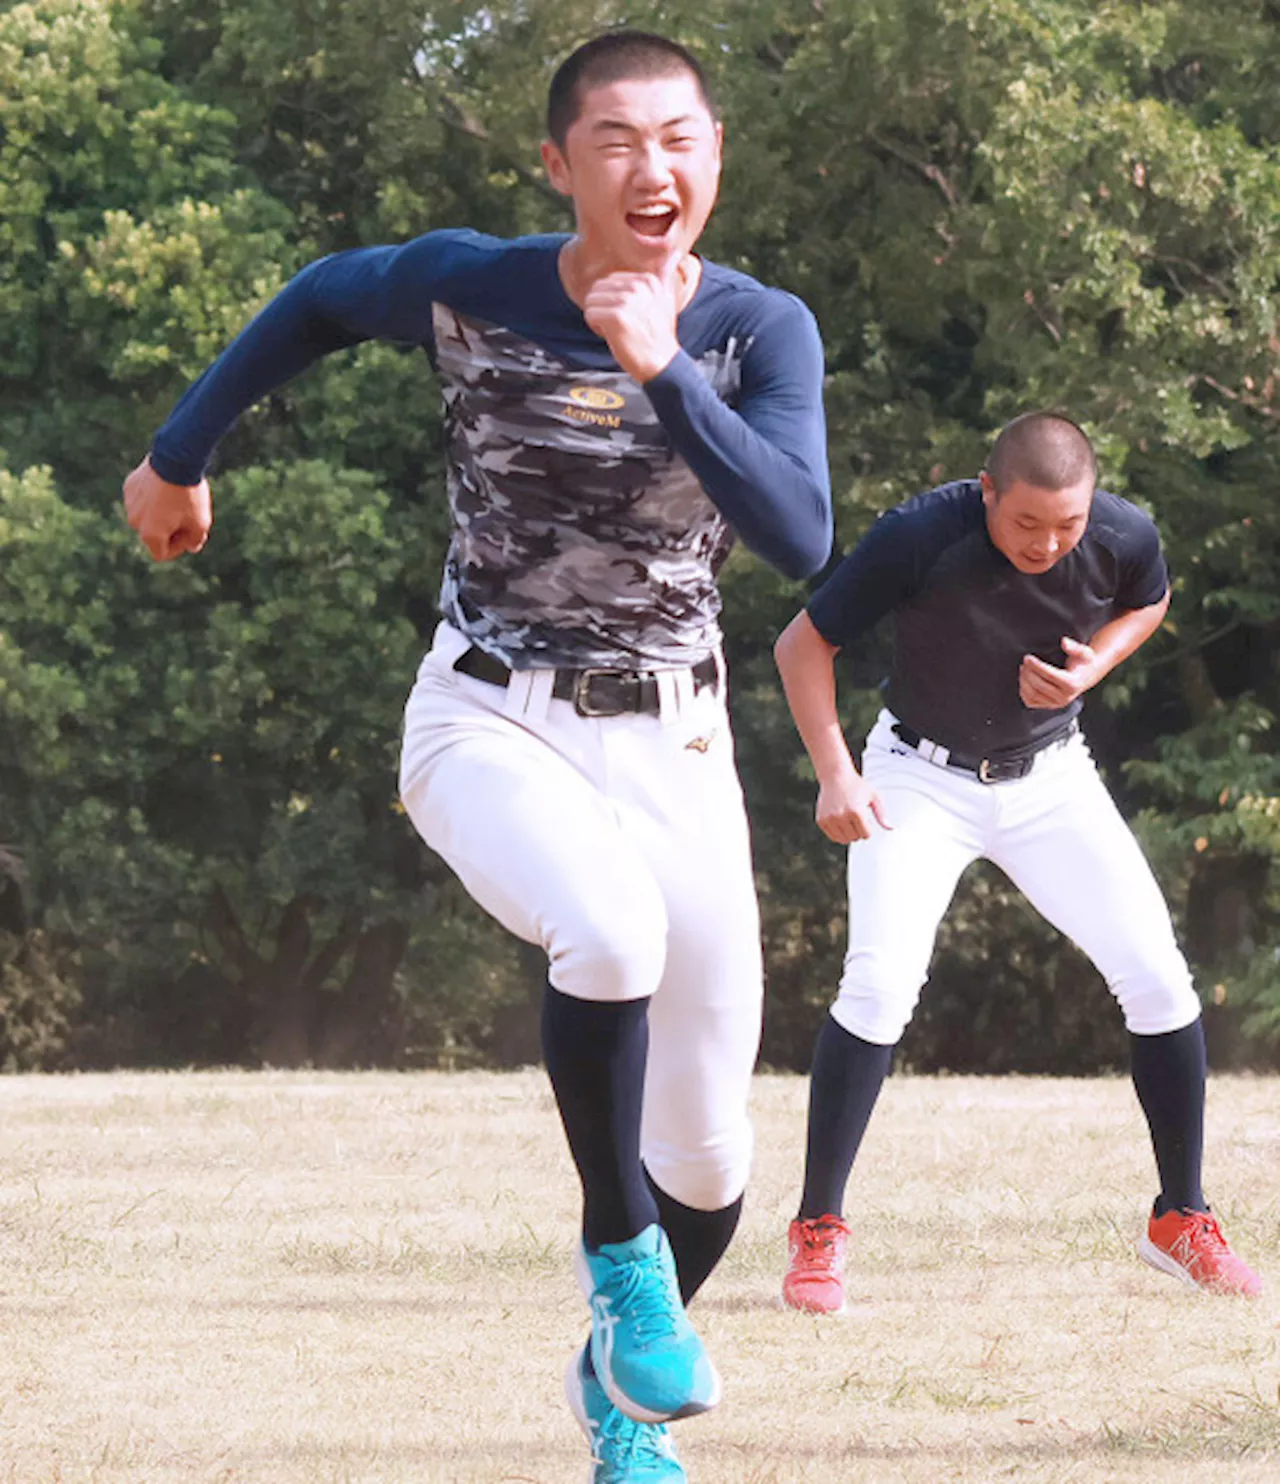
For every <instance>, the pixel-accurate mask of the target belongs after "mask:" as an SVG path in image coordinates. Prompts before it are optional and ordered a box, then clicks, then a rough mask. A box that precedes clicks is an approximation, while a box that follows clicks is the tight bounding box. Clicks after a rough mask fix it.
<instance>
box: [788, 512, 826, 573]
mask: <svg viewBox="0 0 1280 1484" xmlns="http://www.w3.org/2000/svg"><path fill="white" fill-rule="evenodd" d="M832 535H833V532H832V526H831V512H830V510H828V511H827V512H826V513H825V514H824V515H823V517H822V518H821V519H820V520H817V521H814V522H813V523H812V525H811V526H810V527H809V528H808V529H806V530H803V531H795V532H789V533H788V536H789V538H790V539H789V540H788V541H787V542H786V543H785V546H781V545H780V547H779V550H778V552H777V555H776V557H775V565H776V567H777V569H778V571H779V572H781V573H782V575H783V576H784V577H789V578H790V579H791V580H792V581H793V582H799V581H801V580H802V579H803V578H805V577H812V576H813V575H814V574H815V573H817V572H821V571H822V569H823V567H825V566H826V564H827V559H828V558H829V557H830V555H831V541H832Z"/></svg>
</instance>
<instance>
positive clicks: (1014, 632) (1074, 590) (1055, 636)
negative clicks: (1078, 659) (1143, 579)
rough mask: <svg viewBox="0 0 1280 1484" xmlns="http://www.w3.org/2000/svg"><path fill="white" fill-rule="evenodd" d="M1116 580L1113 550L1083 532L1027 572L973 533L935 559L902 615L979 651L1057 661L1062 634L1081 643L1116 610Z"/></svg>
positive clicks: (913, 625) (952, 642)
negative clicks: (1050, 563)
mask: <svg viewBox="0 0 1280 1484" xmlns="http://www.w3.org/2000/svg"><path fill="white" fill-rule="evenodd" d="M1119 586H1120V571H1119V566H1118V563H1117V561H1116V559H1115V557H1114V555H1113V554H1112V552H1111V551H1110V550H1108V549H1107V548H1106V547H1105V546H1103V545H1102V544H1100V543H1098V542H1094V541H1091V540H1089V539H1088V538H1087V537H1086V539H1085V540H1084V541H1082V542H1081V543H1080V545H1079V546H1078V547H1076V548H1075V550H1073V551H1071V552H1069V553H1068V554H1067V556H1066V557H1064V558H1063V559H1062V561H1060V562H1059V563H1058V564H1057V565H1056V566H1055V567H1052V568H1051V569H1050V570H1049V571H1048V572H1045V573H1039V574H1028V573H1024V572H1019V571H1018V570H1017V569H1016V568H1015V567H1014V566H1013V565H1012V564H1011V563H1010V562H1008V561H1007V560H1006V559H1005V558H1004V557H1002V556H1001V555H1000V553H999V552H997V551H996V550H995V549H994V548H993V547H992V546H991V544H990V542H989V541H988V540H987V538H986V537H985V535H984V534H978V533H975V534H974V535H973V536H972V537H969V538H967V539H966V540H965V541H964V542H961V543H957V545H956V546H954V547H952V548H951V549H950V550H949V551H948V552H946V553H945V554H944V555H943V557H942V558H940V559H939V561H938V562H937V563H936V564H935V566H934V567H933V568H932V570H930V571H929V572H928V574H927V575H926V576H925V578H924V580H923V581H922V583H921V585H920V588H919V590H918V591H917V593H916V595H915V597H914V598H913V599H912V601H911V602H909V603H908V604H907V605H906V606H905V608H904V609H903V610H902V612H901V615H900V617H901V619H902V620H903V621H905V622H906V624H907V625H908V626H909V627H915V628H919V627H921V626H923V627H925V628H927V629H928V630H929V631H932V632H936V633H937V634H938V635H939V636H947V637H948V639H949V642H950V643H951V644H953V645H954V644H955V643H957V642H959V643H963V644H968V645H970V646H973V647H974V648H976V649H977V650H978V651H979V652H980V653H982V654H985V655H991V656H996V655H1004V654H1009V653H1013V654H1017V655H1021V654H1024V653H1028V652H1030V653H1033V654H1040V655H1041V656H1042V657H1043V658H1045V659H1050V660H1052V661H1053V662H1054V663H1060V662H1061V648H1060V645H1061V640H1062V637H1063V636H1064V635H1070V636H1071V637H1072V638H1073V639H1078V640H1080V641H1082V642H1084V641H1087V640H1089V639H1091V638H1092V637H1093V635H1094V634H1096V633H1097V631H1098V630H1099V629H1100V628H1101V627H1102V626H1103V625H1104V624H1105V623H1107V622H1108V621H1109V620H1110V619H1111V618H1113V617H1114V616H1115V613H1116V611H1117V610H1116V595H1117V592H1118V590H1119Z"/></svg>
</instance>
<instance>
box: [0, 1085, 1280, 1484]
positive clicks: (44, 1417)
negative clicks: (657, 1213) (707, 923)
mask: <svg viewBox="0 0 1280 1484" xmlns="http://www.w3.org/2000/svg"><path fill="white" fill-rule="evenodd" d="M804 1097H805V1085H804V1083H803V1082H802V1081H800V1080H798V1079H794V1078H783V1077H763V1078H761V1079H760V1081H759V1084H758V1088H757V1093H756V1124H757V1130H758V1136H759V1151H758V1160H757V1173H756V1179H755V1182H754V1185H753V1188H752V1192H751V1195H750V1198H749V1201H750V1203H749V1208H748V1213H747V1216H746V1218H745V1219H744V1223H743V1227H742V1231H741V1233H740V1236H739V1239H738V1241H737V1243H736V1244H735V1246H734V1248H733V1250H732V1252H731V1253H730V1256H729V1258H728V1260H727V1261H726V1263H725V1264H724V1266H723V1267H722V1268H721V1269H720V1271H719V1272H718V1273H717V1275H716V1276H715V1278H714V1279H713V1280H712V1282H711V1284H709V1285H708V1288H707V1290H706V1291H705V1295H704V1297H703V1298H702V1299H700V1300H699V1303H698V1304H697V1306H696V1313H697V1314H698V1315H699V1316H700V1324H701V1327H702V1329H703V1331H704V1333H705V1335H706V1337H707V1339H708V1341H709V1343H710V1345H711V1347H712V1349H713V1353H714V1354H715V1355H716V1357H717V1360H718V1362H719V1364H720V1367H721V1370H722V1371H723V1372H724V1375H725V1379H726V1397H725V1401H724V1403H723V1405H722V1406H721V1407H720V1408H719V1409H718V1411H716V1412H715V1413H713V1414H712V1415H711V1416H709V1417H706V1418H701V1419H698V1420H696V1421H693V1422H689V1423H685V1424H682V1425H681V1426H680V1428H679V1430H678V1439H679V1442H680V1446H681V1451H682V1454H683V1456H684V1458H685V1462H686V1466H687V1467H688V1469H689V1473H690V1477H691V1479H692V1480H693V1481H694V1484H793V1481H814V1484H897V1481H909V1484H926V1481H927V1484H939V1481H956V1484H986V1481H994V1480H1007V1479H1008V1480H1020V1481H1028V1484H1032V1481H1036V1484H1067V1481H1072V1484H1102V1481H1130V1480H1142V1481H1150V1484H1174V1481H1178V1484H1182V1481H1185V1480H1189V1479H1193V1478H1194V1479H1195V1480H1196V1481H1197V1484H1199V1481H1206V1484H1219V1481H1221V1484H1252V1481H1258V1484H1261V1481H1264V1480H1266V1481H1275V1480H1277V1479H1280V1409H1278V1406H1277V1387H1278V1385H1280V1345H1278V1343H1277V1338H1278V1335H1280V1331H1278V1330H1277V1327H1276V1325H1277V1312H1278V1311H1277V1296H1278V1295H1280V1083H1277V1082H1276V1081H1272V1080H1254V1079H1231V1078H1220V1079H1217V1080H1216V1081H1215V1082H1214V1083H1213V1085H1212V1088H1211V1094H1210V1147H1209V1169H1208V1173H1209V1180H1210V1185H1209V1190H1210V1196H1211V1198H1212V1199H1213V1200H1214V1201H1215V1204H1216V1206H1217V1209H1218V1210H1219V1212H1220V1214H1221V1215H1222V1216H1223V1218H1224V1221H1225V1223H1226V1226H1227V1230H1228V1232H1229V1234H1230V1235H1231V1237H1232V1238H1233V1240H1234V1242H1235V1245H1236V1247H1237V1248H1238V1250H1240V1251H1241V1252H1242V1253H1244V1254H1246V1255H1247V1256H1248V1257H1249V1258H1251V1259H1252V1260H1254V1262H1255V1264H1256V1266H1258V1267H1259V1268H1260V1270H1261V1271H1262V1274H1263V1277H1264V1280H1265V1281H1266V1283H1267V1285H1268V1291H1267V1296H1266V1297H1264V1299H1263V1300H1262V1301H1261V1302H1260V1303H1256V1304H1247V1303H1243V1302H1232V1301H1228V1300H1222V1299H1213V1298H1210V1297H1207V1296H1204V1295H1201V1294H1198V1293H1193V1292H1187V1291H1186V1290H1183V1289H1181V1288H1180V1287H1178V1286H1177V1285H1176V1284H1174V1283H1172V1282H1171V1281H1170V1280H1169V1279H1167V1278H1164V1277H1162V1276H1160V1275H1159V1274H1156V1273H1154V1272H1152V1271H1150V1270H1149V1269H1148V1268H1146V1267H1144V1266H1143V1265H1142V1264H1141V1263H1140V1262H1139V1261H1138V1259H1137V1258H1136V1256H1135V1255H1134V1252H1133V1240H1134V1237H1135V1236H1136V1234H1137V1231H1138V1228H1139V1225H1140V1222H1141V1220H1142V1218H1143V1214H1144V1211H1145V1208H1146V1204H1147V1201H1148V1200H1149V1198H1150V1195H1151V1191H1152V1177H1151V1169H1150V1156H1149V1153H1148V1149H1147V1145H1146V1137H1145V1131H1144V1129H1143V1127H1142V1124H1141V1122H1140V1119H1139V1115H1138V1112H1137V1109H1136V1105H1135V1103H1134V1100H1133V1095H1132V1092H1131V1090H1130V1088H1129V1085H1128V1084H1127V1083H1126V1082H1123V1081H1119V1080H1105V1081H1096V1082H1071V1081H1041V1080H1017V1079H1011V1080H999V1081H979V1080H970V1079H964V1078H955V1079H943V1080H935V1079H913V1078H895V1079H893V1080H892V1081H891V1082H890V1084H889V1085H888V1087H887V1089H886V1092H885V1096H884V1098H883V1100H882V1103H881V1106H880V1109H879V1110H878V1112H877V1116H876V1119H875V1120H874V1122H873V1124H872V1127H871V1132H870V1134H869V1136H868V1141H867V1145H866V1148H865V1150H864V1155H863V1159H862V1161H861V1164H860V1170H859V1178H858V1181H857V1203H856V1205H855V1206H853V1207H852V1210H851V1217H852V1221H853V1224H854V1227H855V1229H856V1233H857V1247H858V1250H857V1253H856V1256H855V1258H854V1261H853V1263H852V1287H853V1291H854V1294H855V1296H856V1299H857V1302H856V1303H855V1304H854V1305H852V1306H851V1309H850V1312H849V1313H848V1314H847V1315H846V1316H845V1317H843V1318H841V1319H835V1320H822V1321H819V1320H816V1319H812V1318H806V1317H803V1316H801V1315H797V1314H792V1313H790V1312H785V1311H783V1310H781V1309H780V1308H779V1307H777V1305H776V1302H775V1294H776V1292H777V1285H778V1280H779V1276H780V1263H781V1258H782V1250H783V1245H784V1236H785V1224H786V1220H787V1218H788V1216H789V1215H790V1214H791V1209H792V1206H793V1203H794V1200H795V1193H796V1184H797V1179H798V1174H799V1158H800V1149H801V1138H802V1124H803V1111H804ZM0 1147H2V1149H3V1155H2V1158H0V1176H2V1179H3V1196H2V1204H0V1263H2V1266H0V1274H2V1277H0V1315H2V1316H3V1318H2V1320H0V1322H2V1323H3V1334H2V1335H0V1484H14V1481H16V1484H53V1481H58V1484H73V1481H74V1484H178V1481H181V1484H197V1481H199V1484H215V1481H216V1484H304V1481H305V1484H374V1481H377V1484H410V1481H412V1484H472V1481H476V1484H479V1481H488V1484H562V1481H568V1484H581V1481H582V1480H583V1479H584V1478H585V1475H586V1468H585V1452H584V1449H583V1445H582V1442H581V1440H580V1438H579V1436H578V1434H577V1431H576V1428H575V1427H574V1425H573V1423H572V1421H571V1419H570V1417H569V1415H568V1413H567V1411H566V1409H565V1407H564V1405H563V1403H562V1400H561V1394H560V1374H561V1371H562V1369H563V1367H564V1363H565V1361H566V1359H567V1357H568V1355H569V1353H570V1350H571V1347H572V1346H573V1344H574V1343H575V1341H579V1340H580V1339H581V1337H582V1335H583V1333H584V1307H583V1304H582V1301H581V1300H580V1298H579V1297H578V1295H577V1293H576V1291H575V1289H574V1287H573V1283H572V1279H571V1277H570V1268H569V1260H568V1252H569V1247H570V1244H571V1242H572V1239H573V1234H574V1217H575V1204H576V1203H575V1190H574V1184H573V1180H572V1177H571V1170H570V1166H569V1163H568V1158H567V1155H566V1154H565V1152H564V1151H563V1149H562V1147H561V1141H560V1136H559V1131H558V1126H557V1125H556V1122H555V1118H554V1112H553V1109H552V1105H551V1102H550V1098H549V1096H548V1093H547V1091H546V1089H545V1086H544V1082H543V1079H542V1077H541V1074H539V1073H535V1072H528V1073H520V1074H516V1075H507V1076H497V1075H494V1076H490V1075H481V1074H465V1075H412V1076H408V1075H406V1076H395V1075H373V1074H370V1075H360V1076H338V1075H306V1074H302V1075H280V1074H267V1075H244V1074H234V1073H229V1074H209V1075H206V1074H189V1075H173V1076H160V1075H154V1076H143V1075H118V1076H86V1077H73V1078H56V1079H55V1078H50V1079H41V1078H26V1077H20V1078H12V1079H4V1080H2V1081H0Z"/></svg>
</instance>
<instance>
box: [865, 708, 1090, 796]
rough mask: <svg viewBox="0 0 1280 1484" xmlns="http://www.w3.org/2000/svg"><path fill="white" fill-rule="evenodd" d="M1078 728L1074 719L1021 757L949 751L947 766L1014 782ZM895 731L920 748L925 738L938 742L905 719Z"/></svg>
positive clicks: (992, 780) (986, 780)
mask: <svg viewBox="0 0 1280 1484" xmlns="http://www.w3.org/2000/svg"><path fill="white" fill-rule="evenodd" d="M1075 730H1076V724H1075V722H1072V723H1071V726H1070V727H1069V728H1068V729H1067V730H1066V731H1065V732H1063V733H1062V735H1061V736H1059V737H1054V738H1053V740H1052V741H1050V742H1046V743H1045V744H1044V746H1043V747H1038V748H1036V750H1035V751H1034V752H1028V753H1024V754H1022V755H1021V756H1020V757H966V756H965V755H964V753H961V752H948V753H947V760H946V763H945V764H944V766H945V767H948V768H958V769H959V770H960V772H962V773H973V774H974V775H975V776H976V777H977V778H979V779H981V781H982V782H983V783H1012V782H1013V781H1014V780H1015V779H1018V778H1025V777H1026V776H1027V774H1028V773H1030V771H1031V769H1032V768H1033V767H1034V766H1035V761H1036V758H1038V757H1039V756H1040V754H1041V753H1042V752H1044V751H1046V750H1047V749H1048V748H1050V747H1056V746H1058V745H1059V744H1060V743H1062V742H1065V741H1067V740H1068V738H1070V737H1072V736H1073V735H1074V734H1075ZM893 731H894V735H895V736H898V737H901V738H902V740H903V741H904V742H905V743H906V744H907V746H908V747H914V748H915V749H916V750H917V751H918V750H919V748H920V744H921V743H922V742H923V743H925V744H926V745H936V744H930V743H929V738H928V737H924V736H922V735H921V734H920V733H919V732H917V731H916V730H915V728H914V727H909V726H907V724H906V723H905V722H902V721H898V722H895V723H894V725H893ZM920 756H921V757H924V758H926V759H927V760H928V761H930V762H932V761H933V759H931V758H928V755H927V754H926V753H923V752H922V753H921V754H920Z"/></svg>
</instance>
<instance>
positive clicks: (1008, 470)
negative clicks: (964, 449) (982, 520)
mask: <svg viewBox="0 0 1280 1484" xmlns="http://www.w3.org/2000/svg"><path fill="white" fill-rule="evenodd" d="M987 473H988V474H989V475H990V476H991V482H992V484H993V485H994V486H995V490H996V493H997V494H998V495H1002V494H1004V492H1005V491H1006V490H1007V489H1008V488H1009V487H1010V486H1011V485H1014V484H1029V485H1032V486H1034V487H1035V488H1036V489H1041V490H1065V489H1070V488H1071V487H1072V486H1073V485H1077V484H1079V483H1080V482H1081V481H1082V480H1084V479H1089V480H1090V481H1094V480H1096V479H1097V477H1098V463H1097V459H1096V458H1095V457H1094V453H1093V445H1092V444H1091V443H1090V442H1089V440H1088V438H1087V437H1086V436H1085V434H1084V432H1083V430H1082V429H1081V428H1080V427H1078V426H1077V425H1076V424H1075V423H1073V422H1072V421H1071V419H1070V418H1069V417H1063V416H1062V415H1061V414H1060V413H1057V412H1028V413H1025V414H1024V415H1023V416H1022V417H1016V418H1014V420H1013V421H1012V422H1011V423H1010V424H1009V425H1008V426H1007V427H1006V428H1005V429H1004V430H1003V431H1002V432H1001V434H1000V436H999V437H998V438H997V439H996V441H995V445H994V446H993V448H992V450H991V456H990V458H988V459H987Z"/></svg>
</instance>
